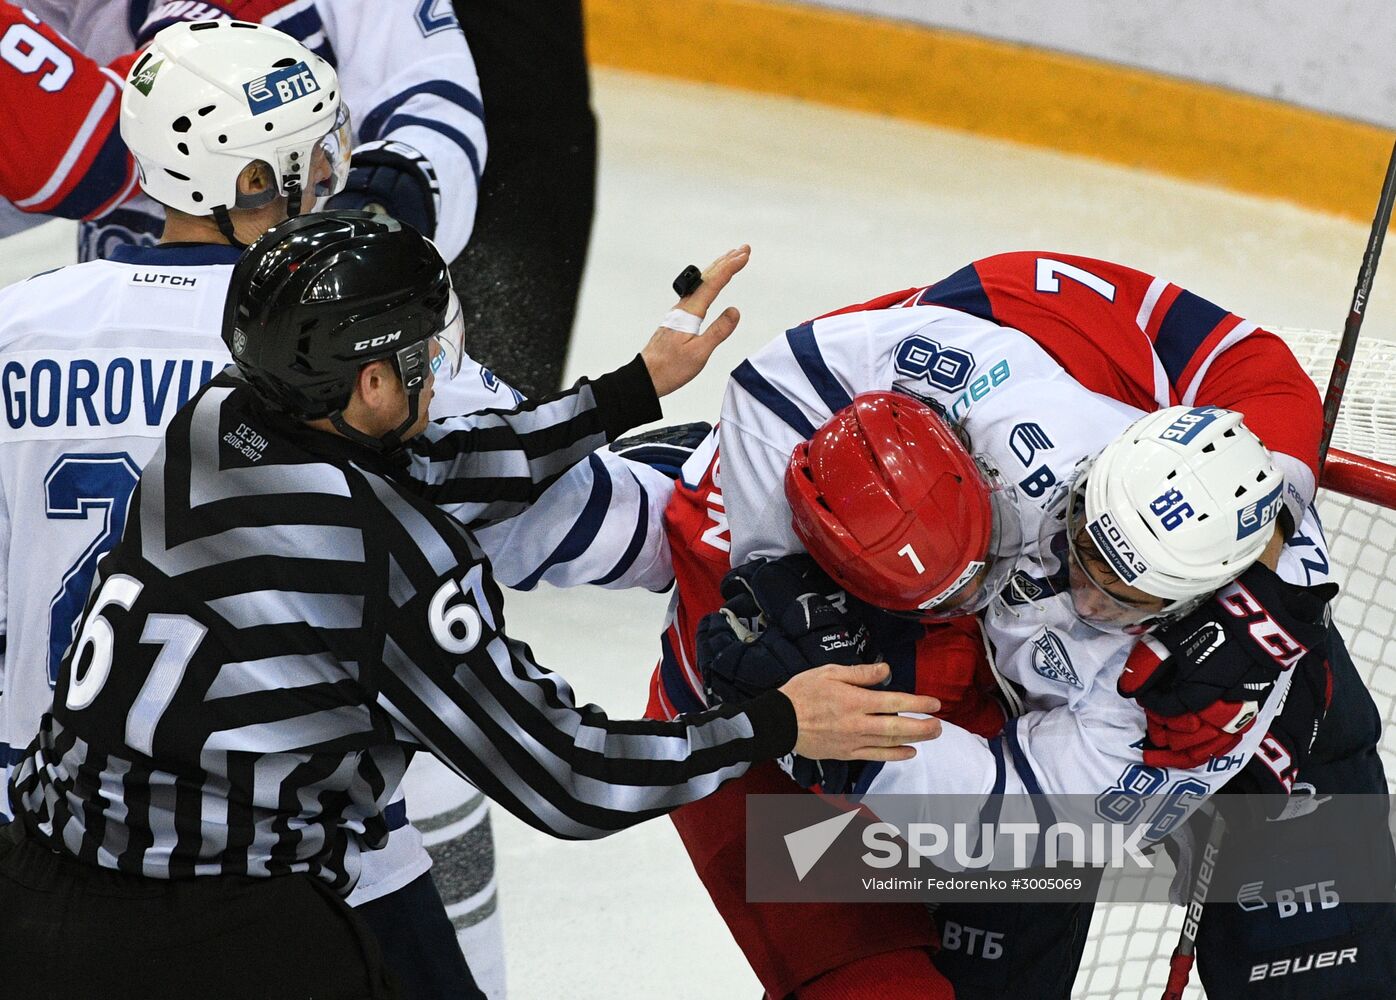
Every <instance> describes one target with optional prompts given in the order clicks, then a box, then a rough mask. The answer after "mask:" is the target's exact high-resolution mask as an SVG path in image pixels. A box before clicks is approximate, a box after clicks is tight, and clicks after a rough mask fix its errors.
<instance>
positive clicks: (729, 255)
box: [640, 246, 751, 396]
mask: <svg viewBox="0 0 1396 1000" xmlns="http://www.w3.org/2000/svg"><path fill="white" fill-rule="evenodd" d="M750 259H751V247H749V246H739V247H737V249H735V250H729V251H727V252H726V253H725V254H723V255H722V256H721V257H719V258H718V259H717V260H715V261H713V262H712V263H711V264H709V265H708V267H707V270H705V271H704V272H703V281H702V283H701V284H700V285H699V286H698V287H697V288H696V289H694V290H693V292H692V293H691V294H689V295H685V296H684V297H683V298H681V299H679V301H678V304H677V305H675V306H674V309H675V310H676V311H678V312H684V313H688V314H689V315H690V316H693V317H695V320H694V323H693V326H692V329H694V330H696V329H698V328H699V327H698V324H700V323H701V322H702V320H703V318H704V317H705V316H707V314H708V307H709V306H711V305H712V304H713V300H714V299H716V298H717V296H718V293H719V292H721V291H722V290H723V289H724V288H726V287H727V282H729V281H731V280H732V275H734V274H736V273H737V272H738V271H740V270H741V269H742V268H744V267H746V262H747V261H748V260H750ZM666 318H667V317H666ZM740 319H741V313H739V312H737V310H736V309H735V308H733V307H732V306H728V307H727V308H726V309H724V310H722V315H720V316H718V318H717V319H715V320H713V321H712V322H711V323H709V324H708V328H707V329H706V330H704V331H703V332H702V333H686V332H684V331H682V330H676V329H674V328H672V327H668V326H661V327H660V328H659V329H658V330H656V331H655V332H654V336H653V337H651V338H650V342H649V343H648V344H646V345H645V347H644V349H643V350H642V351H640V357H642V358H644V360H645V367H646V368H648V369H649V372H650V381H652V382H653V383H654V391H655V394H656V395H658V396H667V395H668V394H669V393H671V392H673V391H674V390H675V389H678V388H681V387H682V386H685V385H687V384H688V383H689V382H690V381H692V380H693V377H694V376H695V375H697V374H698V373H699V372H700V371H702V370H703V366H704V365H706V364H707V363H708V358H709V357H710V356H711V355H712V353H713V351H714V350H716V349H717V345H718V344H720V343H722V342H723V341H724V340H726V339H727V338H728V337H730V336H731V335H732V331H733V330H735V329H736V328H737V321H738V320H740Z"/></svg>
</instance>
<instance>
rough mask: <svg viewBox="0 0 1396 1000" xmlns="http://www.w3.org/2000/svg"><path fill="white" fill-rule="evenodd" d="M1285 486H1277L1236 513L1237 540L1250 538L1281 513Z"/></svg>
mask: <svg viewBox="0 0 1396 1000" xmlns="http://www.w3.org/2000/svg"><path fill="white" fill-rule="evenodd" d="M1283 489H1284V484H1283V483H1281V484H1279V485H1278V486H1276V487H1275V488H1274V489H1273V490H1271V491H1270V492H1269V493H1267V494H1265V496H1263V497H1261V498H1260V499H1259V500H1257V501H1256V502H1255V503H1252V504H1247V505H1246V506H1245V507H1242V508H1241V509H1240V510H1239V511H1237V512H1236V540H1237V541H1238V542H1239V541H1240V540H1241V539H1243V538H1249V537H1250V536H1251V535H1254V534H1255V533H1256V532H1257V531H1259V530H1260V529H1261V528H1263V527H1265V526H1266V525H1267V524H1269V523H1270V522H1271V521H1273V520H1275V515H1276V514H1278V513H1279V512H1280V504H1281V502H1282V501H1281V500H1280V492H1281V491H1282V490H1283Z"/></svg>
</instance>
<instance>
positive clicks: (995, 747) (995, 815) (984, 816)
mask: <svg viewBox="0 0 1396 1000" xmlns="http://www.w3.org/2000/svg"><path fill="white" fill-rule="evenodd" d="M989 750H990V752H992V753H993V755H994V787H993V788H991V789H990V790H989V797H988V798H987V799H985V800H984V806H983V808H981V809H980V810H979V822H980V824H981V825H983V824H988V823H992V824H993V825H995V826H998V822H999V814H1000V813H1002V812H1003V789H1004V785H1005V784H1006V783H1007V781H1008V767H1007V765H1006V764H1005V763H1004V759H1003V737H1002V736H995V737H994V738H993V739H991V740H990V741H989ZM983 836H984V831H983V830H982V829H981V830H980V831H979V838H980V840H982V838H983ZM978 843H979V841H978V840H977V841H976V845H977V844H978ZM978 853H979V850H978V846H976V848H975V854H978Z"/></svg>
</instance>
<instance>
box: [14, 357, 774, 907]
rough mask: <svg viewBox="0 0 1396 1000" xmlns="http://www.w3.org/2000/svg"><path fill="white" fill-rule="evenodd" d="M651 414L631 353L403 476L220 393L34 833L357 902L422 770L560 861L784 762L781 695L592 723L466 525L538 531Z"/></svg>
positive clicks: (180, 429) (31, 782)
mask: <svg viewBox="0 0 1396 1000" xmlns="http://www.w3.org/2000/svg"><path fill="white" fill-rule="evenodd" d="M657 415H658V406H657V403H656V400H655V398H654V392H653V388H652V386H651V385H650V382H649V378H648V375H647V374H646V372H645V370H644V366H643V362H641V361H640V360H639V359H638V358H637V359H636V360H635V361H633V362H631V363H630V364H629V365H627V366H626V367H625V368H622V369H620V370H618V371H616V372H613V373H611V374H609V375H606V376H603V377H601V378H600V379H597V380H595V381H593V382H583V383H580V384H579V385H578V386H577V387H574V388H573V389H572V390H570V391H569V392H566V393H562V394H560V395H558V396H554V397H551V398H549V399H546V400H542V401H538V402H533V403H528V404H525V405H524V406H523V407H521V408H520V409H518V410H517V411H512V412H498V413H491V414H485V415H483V416H482V415H480V414H476V415H473V416H472V417H471V418H470V420H469V421H468V422H466V421H462V420H457V419H454V418H451V419H447V420H443V421H439V422H437V423H435V424H433V425H431V426H430V427H429V428H428V431H427V432H426V433H425V434H424V435H422V436H421V437H420V438H418V439H416V440H415V441H414V442H412V446H411V449H410V454H409V455H408V456H407V458H406V460H405V461H404V460H400V461H393V460H391V459H385V458H384V457H382V456H380V455H378V454H376V453H374V452H372V451H370V450H368V449H365V448H363V447H360V446H358V445H356V444H354V443H353V442H350V441H348V440H346V439H343V438H338V437H335V436H333V435H329V434H324V433H321V432H319V431H315V430H313V429H311V428H308V427H305V426H304V425H301V424H298V423H296V422H294V421H291V420H288V419H286V418H285V417H282V416H281V415H279V414H276V413H273V412H270V411H268V410H267V409H266V408H265V407H263V406H262V405H261V404H260V402H259V401H258V400H257V398H256V396H255V395H254V394H253V393H252V392H251V391H250V390H249V389H248V388H247V387H246V386H245V385H244V384H242V383H241V382H239V381H237V380H236V379H235V378H232V377H230V376H228V375H222V376H219V377H218V378H216V379H214V381H213V382H211V383H209V385H207V386H206V387H205V388H204V389H203V390H202V391H201V392H200V393H199V394H198V395H197V396H196V397H195V398H194V399H193V400H192V401H191V402H190V404H189V405H188V406H186V407H185V408H184V409H182V410H181V411H180V412H179V413H178V414H177V415H176V416H175V418H174V420H173V421H172V422H171V424H170V426H169V428H168V430H167V432H166V435H165V439H164V442H163V444H162V446H161V448H160V450H159V452H158V453H157V454H156V456H155V458H154V459H153V460H152V461H151V462H150V464H149V465H147V466H146V469H145V471H144V473H143V475H142V476H141V480H140V483H139V485H138V486H137V488H136V492H135V494H134V495H133V497H132V501H131V508H130V513H129V515H128V519H127V524H126V530H125V533H124V534H123V537H122V540H121V541H120V542H119V543H118V544H117V546H116V548H115V549H113V550H112V552H111V553H109V554H108V555H107V556H106V557H105V559H104V560H103V561H102V563H101V565H100V567H99V572H98V579H97V581H96V583H95V584H94V587H93V591H92V595H91V597H90V598H89V600H88V605H87V609H86V611H85V614H84V618H83V622H82V628H81V631H80V633H79V636H78V638H77V640H76V641H75V642H74V643H73V646H72V649H71V650H70V651H69V653H68V656H67V657H66V658H65V660H64V662H63V665H62V669H61V671H60V676H59V681H58V687H57V690H56V692H55V700H54V710H53V712H52V713H51V714H49V715H46V716H45V717H44V721H43V725H42V728H41V731H40V733H39V736H38V738H37V739H36V740H35V742H34V743H33V744H31V746H30V747H29V750H28V751H27V753H26V755H25V758H24V760H23V761H22V762H21V764H20V766H19V767H18V769H17V770H16V772H15V775H14V778H13V785H12V789H11V794H12V798H13V799H14V801H15V802H16V803H17V804H18V807H19V809H20V812H21V815H22V817H23V819H24V822H25V823H26V825H27V826H28V828H29V829H30V830H31V831H32V832H33V833H34V834H35V835H36V836H37V837H38V838H39V839H41V840H43V841H45V842H47V843H48V844H49V845H50V846H52V847H54V848H56V849H60V850H65V851H67V852H69V853H71V854H74V855H76V856H78V857H80V858H82V859H84V860H87V861H89V862H92V863H95V864H98V865H102V866H105V867H109V868H116V869H120V870H122V871H126V872H131V873H136V874H143V875H147V876H152V877H157V878H179V877H185V876H191V875H217V874H247V875H254V876H269V875H278V874H283V873H288V872H310V873H312V874H315V875H317V876H319V877H321V878H323V879H325V880H327V881H328V882H330V883H331V884H332V885H334V886H335V887H336V888H337V889H338V890H340V891H341V892H348V891H349V889H350V888H352V886H353V884H354V882H355V880H356V879H357V877H358V872H359V863H360V852H361V851H363V850H369V849H374V848H377V847H379V846H381V845H382V844H383V842H384V840H385V838H386V835H387V829H386V824H385V821H384V818H383V809H384V806H385V805H386V804H387V803H388V801H389V800H390V798H391V797H392V795H393V792H394V791H395V789H396V787H397V784H398V782H399V780H400V779H401V777H402V774H403V771H404V770H405V768H406V766H407V763H408V761H409V760H410V759H411V755H412V753H413V752H414V751H415V750H417V749H423V748H424V749H427V750H430V751H431V752H433V753H434V754H436V755H437V756H438V757H440V758H441V759H442V760H443V761H445V762H446V763H447V764H448V765H449V766H451V767H452V768H453V769H454V770H456V771H457V772H458V773H460V774H461V775H462V776H463V777H465V778H467V779H468V780H470V781H472V782H473V783H475V784H476V785H477V786H478V787H480V788H481V789H482V790H483V791H484V792H485V793H486V794H488V795H489V796H491V797H492V798H494V799H496V800H497V801H499V802H500V803H502V804H503V805H504V806H505V807H506V808H508V809H509V810H510V811H511V812H513V813H515V814H516V815H518V816H519V817H520V818H522V819H524V820H525V821H526V822H528V823H530V824H532V825H533V826H535V827H537V828H539V829H541V830H544V831H547V832H549V833H552V834H554V835H557V836H560V837H567V838H587V837H599V836H604V835H606V834H608V833H612V832H614V831H616V830H619V829H621V828H623V827H626V826H629V825H631V824H633V823H637V822H639V821H641V820H644V819H647V818H650V817H652V816H656V815H659V814H661V813H663V812H665V811H667V810H669V809H673V808H675V807H677V806H679V805H682V804H684V803H685V802H689V801H692V800H693V799H696V798H699V797H701V796H702V795H704V794H706V793H708V792H710V791H712V790H713V789H714V788H716V787H717V786H718V785H719V784H720V783H721V782H722V781H723V780H725V779H727V778H730V777H734V776H736V775H738V774H740V773H741V772H742V771H744V770H745V768H746V766H747V764H748V763H749V762H751V761H754V760H761V759H765V758H768V757H774V756H779V755H781V754H783V753H785V752H788V751H789V750H790V749H791V747H792V746H793V743H794V739H795V725H794V713H793V710H792V709H791V707H790V705H789V702H788V701H786V699H785V698H784V696H782V695H780V694H779V693H775V692H772V693H770V694H768V695H765V696H763V697H762V698H760V699H758V700H757V701H754V702H752V703H750V704H748V705H746V706H734V707H726V708H720V709H717V710H714V711H710V712H707V713H704V714H702V715H698V716H693V717H690V718H687V719H684V720H680V721H676V722H671V723H663V722H613V721H610V720H608V719H607V717H606V715H605V713H604V712H602V711H601V710H600V709H599V708H597V707H595V706H591V705H586V706H580V707H579V706H576V705H575V701H574V698H573V695H572V691H571V689H570V688H569V687H568V685H567V683H566V682H565V681H564V680H563V679H562V678H560V677H558V676H557V675H555V674H552V673H549V672H548V671H547V670H545V669H543V668H542V667H540V666H539V665H538V664H537V663H535V662H534V660H533V657H532V655H531V654H530V652H529V650H528V647H527V646H525V645H524V644H522V643H520V642H518V641H516V640H514V639H512V638H510V637H509V636H508V635H507V634H506V630H505V621H504V611H503V602H502V598H501V595H500V592H499V589H498V587H497V586H496V585H495V582H494V580H493V578H492V576H491V573H490V568H489V563H488V560H487V559H486V558H485V556H484V555H483V553H482V552H481V550H480V548H479V546H478V545H477V544H476V542H475V539H474V538H473V536H472V534H471V532H470V530H469V529H468V527H466V526H464V525H463V522H465V523H472V522H473V523H485V522H490V521H494V520H497V519H499V518H503V517H508V516H511V515H512V514H515V513H517V512H518V511H519V510H521V509H523V508H524V507H526V506H527V505H528V504H529V503H530V502H531V501H532V500H534V499H536V498H537V497H538V495H539V494H540V493H541V492H542V491H543V490H545V489H547V488H548V486H549V485H551V484H552V483H553V482H555V481H556V480H557V479H558V478H559V477H560V476H561V475H562V474H563V473H564V472H565V471H566V470H567V469H568V468H569V467H570V466H571V465H572V464H574V463H575V462H577V461H579V460H581V459H583V458H584V457H585V456H586V455H587V454H588V453H589V452H591V451H592V450H593V449H595V448H597V447H599V446H601V445H602V444H604V443H605V442H606V441H608V440H612V439H614V438H615V437H616V436H618V435H619V434H621V433H623V432H624V431H625V430H627V429H629V428H630V427H632V426H635V425H636V424H638V423H642V422H644V421H647V420H651V419H654V418H655V417H656V416H657ZM409 463H410V468H409ZM409 472H410V475H409ZM437 504H450V505H451V507H452V510H453V512H454V513H455V514H456V518H459V519H460V520H457V519H456V518H452V517H450V516H447V515H446V514H444V513H443V512H442V511H440V510H438V509H437V506H436V505H437Z"/></svg>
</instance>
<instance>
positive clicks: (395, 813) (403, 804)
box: [383, 799, 407, 830]
mask: <svg viewBox="0 0 1396 1000" xmlns="http://www.w3.org/2000/svg"><path fill="white" fill-rule="evenodd" d="M383 822H384V823H386V824H387V826H388V829H389V830H400V829H402V828H403V827H404V826H406V825H407V801H406V800H405V799H398V800H397V801H396V802H389V803H388V805H387V808H385V809H384V810H383Z"/></svg>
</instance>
